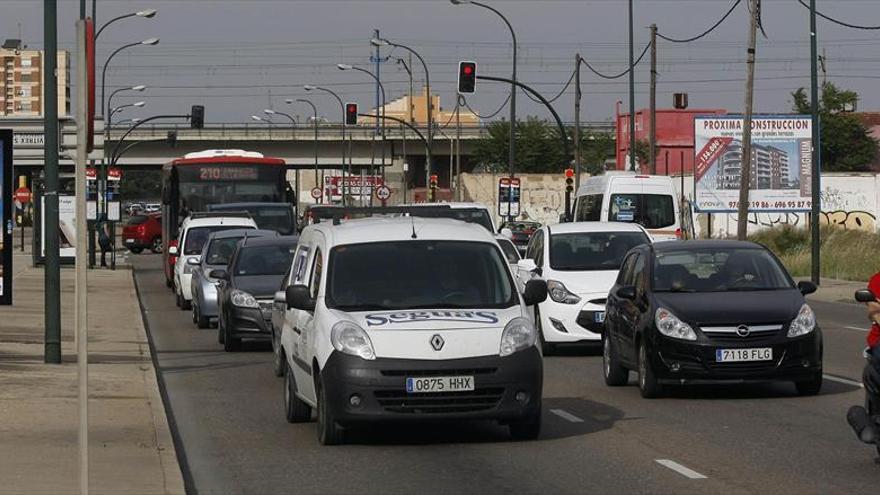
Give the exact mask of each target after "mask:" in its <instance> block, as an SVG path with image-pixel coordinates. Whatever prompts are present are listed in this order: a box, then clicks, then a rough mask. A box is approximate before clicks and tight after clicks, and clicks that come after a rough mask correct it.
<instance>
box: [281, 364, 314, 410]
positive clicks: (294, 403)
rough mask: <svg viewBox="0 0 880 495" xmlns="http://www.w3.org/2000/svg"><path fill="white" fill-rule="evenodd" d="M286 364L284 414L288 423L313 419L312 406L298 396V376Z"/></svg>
mask: <svg viewBox="0 0 880 495" xmlns="http://www.w3.org/2000/svg"><path fill="white" fill-rule="evenodd" d="M282 365H283V366H284V373H283V374H284V416H285V417H286V418H287V422H288V423H305V422H307V421H310V420H311V419H312V407H311V406H310V405H308V404H306V403H305V402H303V401H302V400H301V399H300V398H299V397H297V396H296V378H295V377H294V376H293V371H291V370H289V369H287V368H288V366H287V361H286V360H285V361H284V362H283V363H282Z"/></svg>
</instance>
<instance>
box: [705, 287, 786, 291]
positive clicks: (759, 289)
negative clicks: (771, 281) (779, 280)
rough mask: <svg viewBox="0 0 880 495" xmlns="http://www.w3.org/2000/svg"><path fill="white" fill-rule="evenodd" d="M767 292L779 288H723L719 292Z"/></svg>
mask: <svg viewBox="0 0 880 495" xmlns="http://www.w3.org/2000/svg"><path fill="white" fill-rule="evenodd" d="M767 290H781V288H779V287H725V288H724V289H722V290H721V291H719V292H752V291H767Z"/></svg>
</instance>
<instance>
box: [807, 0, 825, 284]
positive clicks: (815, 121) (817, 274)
mask: <svg viewBox="0 0 880 495" xmlns="http://www.w3.org/2000/svg"><path fill="white" fill-rule="evenodd" d="M816 36H817V33H816V0H810V113H811V114H812V123H811V127H812V129H811V130H812V141H813V146H812V148H813V150H812V153H811V158H812V161H813V163H812V164H811V170H812V173H811V176H812V181H811V182H812V186H813V187H812V189H813V191H812V193H813V194H812V205H811V206H812V208H811V210H810V231H811V232H812V235H811V236H810V254H811V257H812V263H811V264H810V265H811V269H810V277H811V278H812V280H813V283H814V284H816V285H819V281H820V278H821V273H822V271H821V266H820V264H819V263H820V260H819V254H820V253H819V248H820V246H819V241H820V239H819V236H820V235H821V232H820V231H819V215H820V214H821V212H822V210H821V206H822V205H821V204H820V203H821V198H820V196H819V192H820V191H821V188H822V178H821V176H820V175H819V174H820V173H821V171H822V170H821V168H822V163H821V160H822V152H821V150H822V143H821V136H820V135H819V76H818V74H817V70H816V55H817V53H816V52H817V49H816V48H817V47H816V44H817V40H816ZM822 58H823V65H824V58H825V57H822ZM823 72H824V71H823Z"/></svg>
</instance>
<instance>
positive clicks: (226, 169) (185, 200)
mask: <svg viewBox="0 0 880 495" xmlns="http://www.w3.org/2000/svg"><path fill="white" fill-rule="evenodd" d="M253 202H261V203H281V202H285V203H291V204H294V205H296V197H295V193H294V190H293V188H291V186H290V183H288V181H287V165H286V164H285V162H284V160H282V159H280V158H267V157H264V156H263V155H262V154H261V153H257V152H254V151H244V150H205V151H198V152H195V153H187V154H186V155H184V156H183V158H177V159H175V160H172V161H171V162H169V163H166V164H165V165H164V166H163V167H162V243H163V246H165V248H166V249H164V250H163V255H162V256H163V261H164V267H165V280H166V283H169V284H170V283H171V271H170V267H171V266H172V265H173V261H172V260H171V259H170V258H169V254H168V249H167V248H168V247H170V246H173V245H175V243H176V242H177V236H178V230H179V227H180V223H181V222H182V221H183V219H184V218H186V216H187V215H188V214H189V213H190V212H194V211H206V210H207V209H208V205H212V204H224V203H253Z"/></svg>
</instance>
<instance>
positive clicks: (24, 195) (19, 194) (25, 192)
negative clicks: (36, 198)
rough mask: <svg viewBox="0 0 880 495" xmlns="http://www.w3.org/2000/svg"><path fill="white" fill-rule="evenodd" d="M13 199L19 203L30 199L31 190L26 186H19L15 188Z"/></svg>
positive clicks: (27, 201)
mask: <svg viewBox="0 0 880 495" xmlns="http://www.w3.org/2000/svg"><path fill="white" fill-rule="evenodd" d="M15 200H16V201H18V202H19V203H21V204H25V203H29V202H30V201H31V190H30V189H28V188H26V187H19V188H18V189H16V190H15Z"/></svg>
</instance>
